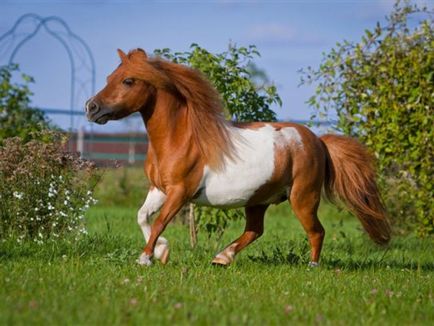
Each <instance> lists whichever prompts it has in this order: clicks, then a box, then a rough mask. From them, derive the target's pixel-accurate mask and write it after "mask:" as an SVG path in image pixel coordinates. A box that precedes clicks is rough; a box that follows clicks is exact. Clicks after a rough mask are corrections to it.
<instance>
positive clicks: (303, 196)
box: [289, 182, 325, 267]
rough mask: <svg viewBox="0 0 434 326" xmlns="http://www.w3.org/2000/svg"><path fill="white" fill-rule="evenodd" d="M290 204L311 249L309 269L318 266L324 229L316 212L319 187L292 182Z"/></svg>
mask: <svg viewBox="0 0 434 326" xmlns="http://www.w3.org/2000/svg"><path fill="white" fill-rule="evenodd" d="M289 199H290V202H291V206H292V210H293V211H294V213H295V215H296V216H297V218H298V220H299V221H300V223H301V225H302V226H303V228H304V230H305V231H306V233H307V237H308V239H309V243H310V247H311V260H310V263H309V266H310V267H316V266H318V264H319V258H320V254H321V248H322V243H323V240H324V236H325V231H324V228H323V226H322V224H321V222H320V221H319V219H318V216H317V211H318V206H319V202H320V199H321V189H320V187H310V186H306V185H305V184H303V182H299V183H297V182H294V184H293V187H292V190H291V195H290V198H289Z"/></svg>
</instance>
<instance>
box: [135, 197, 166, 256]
mask: <svg viewBox="0 0 434 326" xmlns="http://www.w3.org/2000/svg"><path fill="white" fill-rule="evenodd" d="M166 197H167V196H166V195H165V194H164V193H163V192H161V191H160V190H158V189H157V188H151V189H150V190H149V192H148V195H147V196H146V200H145V203H144V204H143V206H142V207H141V208H140V209H139V212H138V214H137V222H138V223H139V225H140V228H141V229H142V232H143V236H144V237H145V240H146V242H148V240H149V237H150V236H151V225H150V224H149V222H148V219H149V218H150V217H151V216H152V214H154V213H156V212H157V211H158V210H159V209H160V208H161V206H163V204H164V202H165V201H166ZM168 245H169V243H168V241H167V240H166V239H165V238H163V237H159V238H158V240H157V244H156V246H155V249H154V256H155V258H157V259H159V258H161V257H162V256H163V254H164V253H165V252H166V251H167V250H168ZM140 259H142V258H140ZM142 260H143V259H142ZM139 263H140V262H139ZM140 264H141V263H140ZM144 265H146V264H144Z"/></svg>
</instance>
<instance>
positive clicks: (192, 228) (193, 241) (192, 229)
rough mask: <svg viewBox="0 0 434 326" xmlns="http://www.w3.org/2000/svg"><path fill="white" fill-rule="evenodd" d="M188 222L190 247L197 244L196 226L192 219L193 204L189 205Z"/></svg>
mask: <svg viewBox="0 0 434 326" xmlns="http://www.w3.org/2000/svg"><path fill="white" fill-rule="evenodd" d="M188 224H189V226H190V245H191V247H192V248H194V247H196V244H197V228H196V221H195V220H194V204H190V205H189V212H188Z"/></svg>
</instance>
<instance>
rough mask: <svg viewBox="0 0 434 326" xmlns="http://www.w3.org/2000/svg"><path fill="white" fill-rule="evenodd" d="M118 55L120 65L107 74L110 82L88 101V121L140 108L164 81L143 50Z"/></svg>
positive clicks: (101, 121) (103, 120)
mask: <svg viewBox="0 0 434 326" xmlns="http://www.w3.org/2000/svg"><path fill="white" fill-rule="evenodd" d="M118 54H119V57H120V58H121V64H120V65H119V66H118V67H117V68H116V69H115V71H113V72H112V73H111V74H110V76H108V77H107V85H106V86H105V87H104V88H103V89H102V90H101V91H100V92H99V93H98V94H96V95H95V96H93V97H91V98H90V99H89V100H88V101H87V102H86V107H85V109H86V116H87V118H88V120H89V121H92V122H96V123H98V124H105V123H106V122H107V121H108V120H118V119H121V118H124V117H126V116H128V115H130V114H131V113H134V112H137V111H140V110H141V109H142V108H145V107H146V106H147V105H149V104H150V103H151V102H152V101H154V100H155V99H154V97H155V94H156V87H158V86H160V84H162V82H163V81H164V77H165V76H162V74H161V73H160V72H159V71H158V70H157V69H155V68H154V67H153V66H152V65H151V64H150V63H149V62H148V56H147V55H146V53H145V51H143V50H142V49H136V50H133V51H130V52H129V53H128V55H127V54H125V53H124V52H123V51H122V50H118Z"/></svg>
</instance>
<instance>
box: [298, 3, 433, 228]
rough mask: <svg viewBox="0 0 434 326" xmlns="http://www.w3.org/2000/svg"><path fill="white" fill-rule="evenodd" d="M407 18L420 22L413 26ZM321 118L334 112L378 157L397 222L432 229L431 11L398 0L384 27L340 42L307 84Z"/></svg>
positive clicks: (307, 78)
mask: <svg viewBox="0 0 434 326" xmlns="http://www.w3.org/2000/svg"><path fill="white" fill-rule="evenodd" d="M409 18H413V19H420V21H419V22H418V23H417V24H416V27H414V28H413V27H411V26H413V24H414V23H412V24H409V22H408V21H409ZM306 82H307V83H311V82H313V83H316V84H317V90H316V94H315V95H314V96H312V97H311V98H310V100H309V101H308V102H309V103H310V104H311V106H312V107H313V108H315V109H316V112H318V113H319V114H320V115H323V114H325V115H327V113H328V112H329V111H336V112H337V116H338V124H337V129H338V130H339V131H341V132H343V133H345V134H349V135H351V136H357V137H359V138H360V139H361V141H362V142H364V143H365V144H366V145H367V146H369V147H370V148H371V149H372V150H373V152H374V153H375V154H376V156H377V157H378V164H379V169H380V171H381V173H382V174H381V183H382V187H383V190H384V194H385V199H386V202H387V207H388V210H389V212H390V213H391V215H392V217H393V219H394V221H401V222H404V223H406V224H407V225H408V224H411V225H416V229H417V230H418V232H419V233H420V234H421V235H425V234H429V233H433V232H434V201H433V187H434V179H433V175H434V128H433V126H434V24H433V17H432V13H431V12H429V11H428V10H427V9H426V8H422V9H420V8H418V7H417V6H413V5H411V4H410V2H408V1H407V2H404V4H401V2H399V1H398V2H397V3H396V4H395V7H394V10H393V12H392V13H391V14H390V15H389V16H388V24H387V25H386V26H383V27H382V26H380V24H379V23H377V26H376V27H375V28H374V29H372V30H366V31H365V35H364V36H363V37H362V39H361V41H360V42H358V43H353V42H347V41H345V42H343V43H342V44H341V43H338V44H337V45H336V48H334V49H332V50H331V51H330V53H328V54H327V55H326V56H325V57H324V60H323V62H322V64H321V65H320V67H319V69H317V70H315V69H312V68H308V69H307V71H305V75H304V77H303V79H302V83H306Z"/></svg>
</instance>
